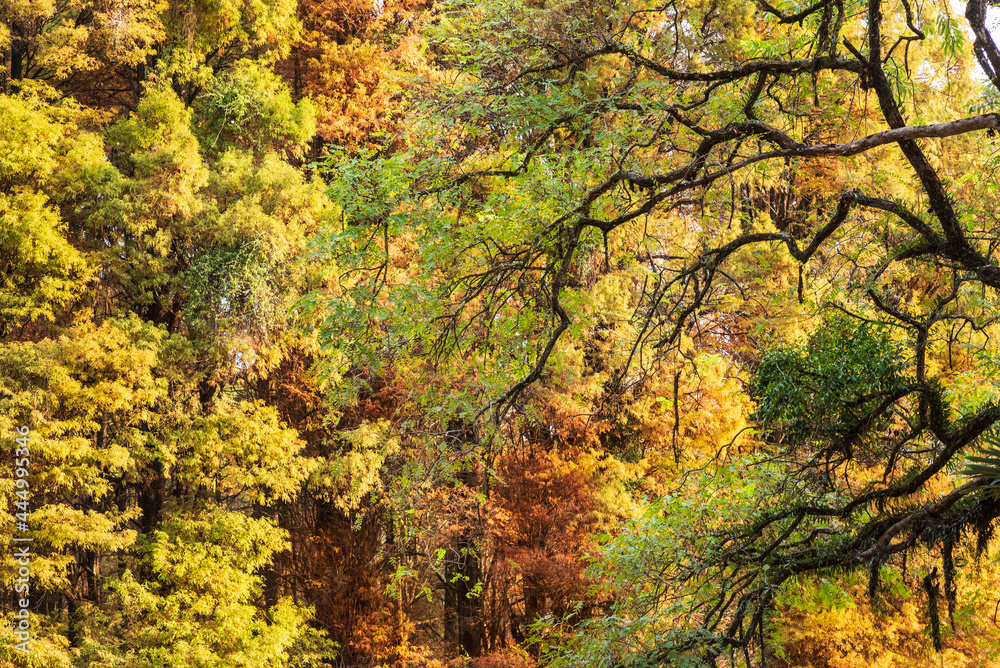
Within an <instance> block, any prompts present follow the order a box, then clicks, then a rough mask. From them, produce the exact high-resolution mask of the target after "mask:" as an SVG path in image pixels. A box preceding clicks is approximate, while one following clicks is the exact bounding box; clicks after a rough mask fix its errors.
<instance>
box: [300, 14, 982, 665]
mask: <svg viewBox="0 0 1000 668" xmlns="http://www.w3.org/2000/svg"><path fill="white" fill-rule="evenodd" d="M950 12H951V8H950V6H949V5H947V4H932V3H928V4H924V5H921V6H919V7H918V6H914V5H912V4H911V3H909V2H907V1H906V0H900V1H899V2H898V3H897V2H892V3H889V2H883V0H867V1H866V2H855V3H847V2H840V1H835V0H820V1H819V2H816V3H812V4H806V5H802V6H798V5H785V4H782V5H780V6H774V5H772V4H770V3H767V2H763V1H761V2H757V3H753V4H744V3H718V2H715V3H687V4H685V5H684V6H679V5H677V4H676V3H625V4H620V5H604V4H601V3H587V4H579V3H532V2H529V3H522V2H516V1H515V2H493V3H480V4H476V5H475V6H467V5H462V4H455V5H449V6H446V7H443V8H442V13H441V17H440V19H439V21H438V23H437V27H436V29H435V33H434V35H433V38H432V49H433V52H434V53H435V55H436V57H437V59H438V63H439V64H441V65H442V66H444V67H447V68H450V69H452V70H454V72H455V76H454V78H453V79H452V82H453V83H452V84H451V85H434V86H432V85H427V86H426V87H423V88H418V89H417V92H416V93H415V94H414V96H415V97H416V98H418V99H420V100H421V101H422V103H423V105H424V106H423V107H422V108H423V109H424V114H423V115H422V116H421V115H419V114H415V116H414V118H415V120H414V121H413V122H412V124H411V125H410V127H409V128H408V132H409V135H408V137H409V139H410V140H411V142H412V145H413V146H414V147H415V148H414V151H413V152H412V154H411V155H410V156H400V155H395V156H392V157H388V158H377V159H361V160H357V161H343V160H341V161H340V162H339V164H337V165H336V167H335V168H334V169H333V172H334V177H335V183H334V186H333V188H332V194H333V195H334V197H335V198H336V199H337V201H338V202H339V204H340V206H341V207H342V209H343V217H344V225H343V227H342V229H341V230H340V231H338V232H337V233H335V234H331V235H330V236H329V237H328V238H327V239H328V241H327V247H328V248H329V249H330V251H331V253H333V254H335V257H336V258H337V261H338V262H339V263H340V265H341V266H342V267H343V268H344V274H343V276H342V279H341V285H340V291H339V292H338V293H337V294H336V295H335V297H332V298H331V297H329V296H324V295H316V296H315V298H313V299H312V300H310V301H309V302H307V306H308V307H309V308H319V309H325V312H326V313H327V314H331V315H330V317H329V318H328V320H327V321H326V323H321V325H320V331H321V337H322V338H323V342H324V345H325V347H326V349H327V352H328V353H329V357H328V360H329V362H328V368H329V369H330V370H331V374H330V375H331V378H334V379H341V378H343V377H344V373H343V372H344V371H345V370H346V369H348V368H349V367H347V366H344V362H345V360H346V361H347V362H348V363H349V364H353V365H355V368H357V367H358V366H364V367H368V368H374V369H378V368H385V367H386V366H388V365H394V366H396V367H397V368H398V367H399V366H400V365H405V366H407V367H408V368H410V369H413V370H414V372H415V373H417V374H420V377H421V378H422V379H423V380H422V383H424V387H426V388H427V389H426V392H424V393H423V400H424V401H426V402H427V404H428V405H436V406H439V407H443V409H444V410H445V411H446V412H447V411H448V410H451V413H450V415H451V416H452V417H451V418H442V419H441V421H440V422H438V424H439V425H440V430H441V431H446V430H447V429H448V427H447V426H446V425H447V424H448V420H449V419H459V420H461V421H462V422H464V423H466V424H468V423H470V422H474V421H476V420H481V419H482V418H485V417H488V418H490V421H491V423H492V425H493V426H492V428H490V427H488V426H484V427H483V428H484V429H485V430H486V431H485V432H484V433H485V434H491V435H492V437H486V438H484V439H482V442H484V443H487V444H493V443H497V442H498V439H499V440H502V439H503V438H504V437H505V435H510V434H517V433H524V432H522V431H519V429H520V428H521V427H526V426H528V425H530V424H531V423H532V422H534V421H536V420H537V415H538V413H537V412H536V411H537V410H538V394H539V392H538V390H537V388H538V387H540V386H544V385H545V384H551V383H553V382H554V381H556V380H557V379H559V378H561V377H565V375H566V370H567V368H568V364H569V362H570V361H571V360H572V359H574V357H575V356H581V355H582V356H586V352H585V351H586V344H587V338H588V337H591V338H590V342H591V345H593V343H594V342H595V341H600V339H599V338H598V337H597V333H598V332H600V331H601V330H602V329H603V331H604V332H605V334H604V335H603V336H604V337H605V339H604V340H605V341H607V340H610V341H611V342H612V343H610V344H609V345H608V347H609V348H610V349H611V351H612V352H613V353H614V354H612V355H610V356H609V357H608V362H609V365H610V369H609V371H610V373H608V375H607V377H606V378H605V379H604V382H603V383H602V385H601V386H600V388H599V389H598V390H597V391H595V392H594V394H593V395H592V401H587V402H584V403H585V404H589V407H588V408H585V409H584V410H588V411H591V414H592V415H594V416H597V417H600V416H601V415H602V411H606V410H608V409H609V407H611V406H614V405H615V403H614V399H615V398H620V397H622V396H625V395H626V393H627V392H629V391H632V392H639V391H640V390H643V389H645V388H647V387H649V385H646V386H644V385H643V383H649V384H651V385H653V386H655V385H657V384H658V385H659V387H664V386H667V387H669V384H668V383H666V382H664V380H665V376H666V378H669V377H670V375H668V374H670V373H671V372H672V371H673V370H675V369H678V368H683V366H684V364H686V362H685V360H686V361H687V362H690V363H691V364H692V365H693V366H695V367H697V364H698V361H699V360H701V359H704V355H705V354H706V353H708V352H711V353H716V354H721V355H724V356H725V357H726V358H727V359H728V360H731V361H732V362H733V363H734V364H736V363H739V364H745V365H746V366H747V373H745V374H744V378H745V379H746V380H748V381H752V382H753V389H752V392H751V396H752V398H754V399H755V400H756V401H757V402H758V409H757V412H756V413H755V415H754V416H753V417H754V421H755V422H756V424H757V426H758V429H759V430H760V434H759V438H756V439H749V438H747V436H746V435H744V436H743V439H744V440H743V442H742V443H743V444H742V445H739V446H737V445H736V438H737V437H739V436H740V433H736V434H735V436H732V437H726V438H725V439H721V438H720V439H717V440H716V447H717V455H716V457H715V458H714V462H715V463H714V464H713V465H711V466H709V467H708V471H709V472H708V473H705V474H704V476H703V477H699V478H698V479H699V480H700V481H701V485H702V487H701V488H700V489H699V490H698V491H696V492H693V493H692V495H693V496H694V498H695V499H696V500H700V501H701V502H702V503H704V504H705V508H704V509H702V510H701V511H698V512H696V513H694V514H692V513H691V512H687V513H681V512H680V510H679V507H678V506H677V505H676V504H675V503H674V502H673V501H670V500H667V501H664V502H663V504H661V505H659V506H655V507H654V511H652V512H651V514H650V516H649V518H648V519H647V520H646V521H645V523H643V524H641V525H640V528H641V531H640V530H639V529H637V530H635V531H630V532H628V533H627V534H626V535H625V536H623V538H622V539H621V542H620V543H619V544H617V547H613V548H611V551H610V552H609V554H610V555H611V557H610V558H611V559H612V561H611V563H614V564H616V568H617V569H619V570H618V571H617V572H618V573H623V575H620V576H616V575H615V572H616V571H615V570H614V569H612V570H611V571H609V572H607V573H606V575H607V577H609V578H611V579H614V578H615V577H618V580H617V582H618V583H619V585H621V586H623V587H625V589H626V590H627V591H632V592H638V593H636V594H635V595H634V596H633V597H632V598H625V599H624V600H625V603H623V606H624V607H622V608H621V609H619V613H620V614H619V616H616V617H613V618H612V620H611V621H609V622H608V623H606V624H603V625H602V624H601V623H595V624H593V625H591V626H589V627H588V629H587V634H589V635H584V636H582V637H581V640H580V643H581V644H578V645H577V651H576V653H572V652H571V653H570V654H568V655H567V656H566V660H567V661H571V662H572V661H576V662H580V663H586V664H587V665H594V664H595V663H602V664H607V665H620V664H622V663H631V662H640V663H649V664H663V665H672V664H674V663H679V662H683V661H690V662H693V663H698V662H703V663H707V664H712V665H716V662H717V661H718V660H719V657H720V656H722V655H724V654H729V655H732V656H733V660H741V661H743V662H744V663H747V664H750V663H752V662H753V659H752V656H751V650H761V651H763V649H762V648H763V647H764V645H765V642H766V637H767V629H768V623H769V622H768V620H769V618H770V615H771V614H772V611H773V610H774V607H775V597H776V596H777V595H778V593H779V592H780V591H781V590H782V587H784V586H786V585H787V584H788V583H789V582H791V581H792V580H793V579H795V578H799V577H802V576H804V575H806V574H810V573H819V572H830V571H833V570H838V569H840V570H845V569H846V570H859V569H861V570H865V571H867V572H868V573H869V575H870V578H869V590H870V592H871V594H872V595H873V596H877V595H878V592H879V582H880V581H881V579H882V571H883V568H887V567H890V565H891V564H892V563H893V560H896V559H898V558H899V557H900V556H901V555H905V554H908V553H911V552H914V551H915V550H917V549H918V548H920V547H921V546H923V547H925V548H933V549H936V550H939V551H940V554H941V558H942V573H943V586H944V593H945V598H946V600H947V601H948V604H949V606H953V605H954V600H955V585H954V578H955V559H954V556H953V555H954V550H955V549H957V546H959V545H960V544H962V542H963V541H964V540H966V539H967V538H969V537H974V538H975V540H974V541H973V542H977V543H978V545H979V550H980V552H982V551H983V550H985V549H986V548H987V547H988V545H989V537H990V536H991V535H992V527H993V525H994V521H995V519H996V518H997V517H998V515H1000V507H998V506H997V504H996V501H995V499H994V496H993V495H992V494H990V493H987V492H989V491H990V487H991V486H992V478H991V477H989V476H986V475H982V474H976V475H973V476H971V477H970V478H968V479H967V480H962V479H961V478H960V477H958V476H956V472H957V471H958V470H959V469H961V467H962V462H963V461H964V459H965V458H966V457H967V456H969V455H970V454H971V453H974V451H975V448H976V444H977V443H978V442H979V441H980V439H982V438H983V437H984V436H985V435H987V434H989V433H990V431H991V430H992V429H993V428H994V426H995V425H996V424H997V422H998V420H1000V408H998V407H997V402H996V399H997V396H996V391H995V386H994V385H993V384H992V381H991V380H990V377H991V376H990V371H989V369H990V368H992V366H991V365H992V364H993V362H992V360H993V359H994V358H995V350H994V348H993V347H992V344H991V340H992V339H991V334H992V333H993V332H994V328H995V324H994V320H995V310H996V307H995V300H994V298H993V295H992V290H994V289H996V288H997V287H1000V266H998V263H997V260H996V258H995V251H996V248H997V241H996V236H995V232H994V230H993V228H994V225H993V219H994V215H995V214H994V213H993V211H992V207H991V206H990V204H989V193H992V192H994V191H995V189H996V185H995V183H994V182H993V179H992V174H993V169H994V161H995V158H994V157H993V152H992V150H991V146H992V144H991V141H990V139H991V138H992V137H993V136H994V135H995V131H996V130H997V128H998V125H1000V116H998V115H997V113H995V112H994V111H993V109H994V107H993V104H994V102H993V101H994V100H996V99H997V98H996V95H997V92H996V90H995V86H996V85H997V84H1000V81H996V80H995V79H991V81H990V84H989V85H988V87H987V89H986V90H985V92H982V93H981V92H980V91H978V90H977V89H976V88H977V87H976V84H975V82H974V80H973V75H972V67H971V64H970V61H969V54H968V53H967V52H966V51H965V50H964V49H965V46H964V40H963V36H962V29H961V28H960V27H959V25H958V23H957V20H956V19H955V18H954V17H952V16H951V13H950ZM983 17H984V5H983V4H982V3H976V2H973V3H970V4H969V5H968V11H967V13H966V18H967V19H968V21H969V24H970V26H971V28H972V30H973V33H974V34H975V41H974V42H973V44H972V52H973V53H974V54H975V56H976V58H977V60H978V61H979V62H980V63H981V65H982V66H983V68H984V69H985V71H986V73H987V75H988V76H989V77H995V72H996V71H997V65H998V64H1000V57H997V53H998V51H997V48H996V46H995V44H994V42H993V39H992V37H991V35H990V34H989V32H988V31H987V30H986V29H985V28H984V27H983V21H984V18H983ZM930 72H934V73H935V74H934V75H931V74H930ZM908 119H909V120H908ZM421 138H423V140H422V141H421ZM407 257H416V261H414V262H409V261H407V259H406V258H407ZM611 278H614V279H617V280H618V281H620V284H621V286H622V287H621V288H620V290H619V291H618V293H617V302H614V301H612V302H609V303H604V304H601V302H598V301H595V300H596V299H597V297H598V294H599V288H600V286H602V281H606V280H610V279H611ZM604 285H606V283H605V284H604ZM595 303H597V304H601V305H600V306H598V307H596V310H598V311H599V317H593V318H592V317H591V316H590V313H589V312H588V309H590V308H595V307H594V306H593V304H595ZM778 314H780V315H781V318H777V317H776V315H778ZM602 320H603V322H602ZM345 327H347V328H348V330H347V331H349V332H350V335H349V336H348V337H347V339H348V341H349V342H350V343H348V344H346V345H344V344H343V343H342V341H344V336H343V333H344V330H345ZM780 335H785V336H786V337H788V342H787V343H780V342H779V341H780V340H775V339H773V338H768V336H771V337H775V336H780ZM768 341H770V343H768ZM762 345H766V349H765V351H763V352H759V351H757V350H755V348H757V347H758V346H762ZM593 360H594V356H593V355H591V362H593ZM338 364H339V365H340V366H338ZM751 376H752V378H751ZM678 378H679V377H678ZM977 384H978V385H979V389H978V390H976V391H972V390H971V387H972V386H973V385H977ZM456 388H460V389H461V390H462V392H456ZM458 394H461V395H462V396H464V397H466V398H467V399H466V401H464V402H463V401H459V400H458V399H454V398H453V397H456V396H457V395H458ZM664 394H665V395H666V396H665V397H664V399H665V402H666V403H667V404H668V405H669V403H670V402H673V404H674V406H675V408H674V412H675V416H676V418H675V419H674V421H673V424H674V425H678V424H679V422H680V415H681V414H680V411H679V409H678V408H676V407H677V404H678V397H679V387H678V383H674V385H673V392H672V394H673V397H672V398H671V397H670V393H669V392H665V393H664ZM604 414H606V413H604ZM480 424H483V425H488V424H489V423H487V422H481V423H480ZM490 429H492V431H490ZM732 431H736V430H731V433H732ZM675 442H676V441H675ZM490 447H493V446H492V445H487V446H486V447H485V448H484V450H483V453H484V454H483V455H482V457H483V461H484V465H486V466H488V464H489V462H491V461H492V460H491V456H492V455H491V453H490V450H489V448H490ZM683 454H684V455H685V456H687V457H691V458H692V459H693V458H694V453H683ZM680 457H681V453H679V452H678V461H679V460H680ZM987 459H988V458H987ZM702 461H704V460H702ZM747 470H749V471H750V473H749V474H746V473H745V472H746V471H747ZM747 475H749V479H747V478H746V477H745V476H747ZM690 501H691V499H688V500H686V501H685V505H687V504H689V503H690ZM720 502H724V503H727V504H731V507H730V508H729V509H727V510H726V512H725V513H720V514H713V513H711V512H710V507H711V506H717V505H718V504H719V503H720ZM678 503H679V502H678ZM661 515H665V517H666V519H663V520H662V521H661V519H658V518H660V517H661ZM649 534H652V535H654V536H656V538H657V541H652V542H649V541H648V540H646V539H645V538H643V536H646V535H649ZM925 583H926V587H925V590H926V595H927V597H928V601H929V602H932V603H930V604H929V605H930V608H929V609H930V610H931V612H930V617H931V620H932V622H933V625H934V628H938V626H937V625H938V621H937V618H936V613H934V612H933V611H934V610H936V609H937V608H936V604H934V603H933V602H934V601H936V597H937V595H938V591H939V585H938V584H937V580H936V579H935V578H934V577H932V574H930V573H928V575H927V579H926V580H925ZM639 594H642V595H641V596H639ZM628 601H633V602H638V603H636V604H635V605H636V606H638V607H635V606H633V607H629V605H630V604H629V603H628ZM621 617H625V618H631V619H634V620H637V621H636V622H635V623H634V624H626V625H625V626H624V627H621V628H619V629H617V630H616V628H615V625H616V624H618V623H619V621H620V619H621ZM650 620H652V621H650ZM625 637H628V638H630V641H629V642H624V641H623V638H625ZM935 638H938V636H935ZM595 639H596V642H597V645H595V644H593V641H594V640H595ZM616 641H618V644H616ZM935 644H936V645H939V644H940V642H939V640H935Z"/></svg>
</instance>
